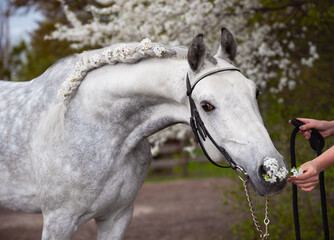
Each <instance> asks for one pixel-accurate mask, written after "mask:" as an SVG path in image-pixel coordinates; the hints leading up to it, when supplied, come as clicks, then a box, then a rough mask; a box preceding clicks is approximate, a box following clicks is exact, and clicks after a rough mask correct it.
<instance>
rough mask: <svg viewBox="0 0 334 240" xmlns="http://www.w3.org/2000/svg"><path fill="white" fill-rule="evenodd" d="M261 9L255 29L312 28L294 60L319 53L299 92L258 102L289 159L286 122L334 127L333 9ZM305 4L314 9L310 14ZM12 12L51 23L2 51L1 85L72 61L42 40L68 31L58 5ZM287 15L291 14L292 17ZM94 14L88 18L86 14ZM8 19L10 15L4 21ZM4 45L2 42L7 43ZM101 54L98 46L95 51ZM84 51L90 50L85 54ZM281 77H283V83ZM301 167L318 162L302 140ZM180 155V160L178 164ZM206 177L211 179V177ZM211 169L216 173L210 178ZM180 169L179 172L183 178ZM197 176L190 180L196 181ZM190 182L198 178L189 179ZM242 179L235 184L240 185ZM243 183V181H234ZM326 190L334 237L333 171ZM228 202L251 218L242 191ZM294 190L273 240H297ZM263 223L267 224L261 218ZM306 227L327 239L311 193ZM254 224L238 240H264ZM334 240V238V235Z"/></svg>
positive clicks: (34, 3)
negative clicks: (279, 25)
mask: <svg viewBox="0 0 334 240" xmlns="http://www.w3.org/2000/svg"><path fill="white" fill-rule="evenodd" d="M66 2H67V4H68V5H69V7H70V9H71V10H72V11H75V12H77V13H78V16H79V18H80V19H85V18H86V16H85V15H84V14H85V12H84V11H81V10H82V9H83V8H84V6H86V5H87V4H88V3H89V4H93V1H89V0H80V1H77V0H76V1H74V0H68V1H66ZM261 2H262V6H263V7H262V8H260V9H256V15H255V16H254V18H252V19H251V21H250V22H249V24H256V23H258V24H261V23H264V22H265V23H270V24H274V23H275V22H276V21H280V22H285V23H286V24H289V26H290V27H291V32H298V31H300V29H302V28H303V27H307V31H306V32H305V34H306V37H305V39H304V42H301V43H300V45H301V46H305V47H304V49H303V50H302V51H300V52H297V53H295V55H294V56H293V58H294V59H295V61H296V62H297V61H300V58H302V57H303V56H304V55H305V53H306V52H308V47H307V46H308V45H307V42H305V41H312V42H313V43H314V44H315V45H316V46H317V52H318V54H319V58H318V59H317V60H316V61H315V62H314V64H313V67H302V69H300V70H301V74H300V76H299V79H296V80H297V81H298V84H297V85H296V88H295V89H293V90H288V89H287V88H286V89H284V90H283V91H281V92H279V93H276V94H273V93H271V92H270V91H269V90H268V89H269V87H270V84H273V85H274V83H269V86H268V87H267V88H266V89H262V95H261V97H260V98H259V106H260V109H261V112H262V116H263V119H264V122H265V125H266V127H267V129H268V131H269V133H270V135H271V137H272V139H273V141H274V143H275V145H276V147H277V148H278V150H279V151H280V152H281V153H282V154H283V155H284V156H285V157H286V158H287V159H289V137H290V133H291V131H292V127H291V126H290V125H289V124H288V120H289V119H290V118H292V117H307V118H316V119H324V120H333V119H334V117H333V116H334V104H333V102H331V100H333V99H334V44H333V43H334V40H333V39H334V3H333V1H330V0H325V1H316V0H304V1H303V0H294V1H289V0H283V1H269V0H262V1H261ZM305 4H311V5H310V6H313V7H308V8H304V7H303V6H304V5H305ZM9 7H10V11H9V12H8V14H9V15H10V14H15V11H16V10H17V9H19V8H22V7H24V8H31V7H37V9H38V11H41V12H42V13H43V15H44V16H45V18H44V20H42V21H40V22H39V23H38V28H37V29H36V30H35V31H34V32H31V33H30V41H29V42H24V41H22V42H20V43H19V44H17V45H14V46H10V47H9V48H8V47H7V48H2V49H1V51H2V53H1V54H0V55H1V56H3V55H4V53H3V52H4V51H6V54H7V56H9V57H8V62H7V63H6V64H4V62H3V61H4V58H2V59H0V79H6V80H10V81H26V80H31V79H33V78H35V77H37V76H39V75H40V74H41V73H43V72H44V71H45V70H46V69H47V68H48V67H49V66H51V65H52V64H53V63H54V62H55V61H56V60H58V59H59V58H62V57H64V56H67V55H69V54H72V53H74V52H76V51H77V50H73V49H71V48H70V47H69V44H68V43H67V42H65V41H57V40H44V36H45V35H48V34H50V33H51V32H52V31H53V30H54V29H55V24H56V23H58V22H61V23H65V22H66V19H65V16H64V13H63V11H62V8H61V6H60V3H59V2H58V1H49V0H9ZM287 8H291V11H290V13H287V11H286V10H287ZM86 14H88V13H86ZM4 17H6V16H5V15H3V16H2V18H4ZM278 36H279V37H280V38H282V39H285V38H293V37H294V36H293V35H289V34H288V33H287V32H280V33H279V34H278ZM2 37H4V36H2ZM96 47H98V46H96ZM82 50H85V49H82ZM278 77H279V76H278ZM326 143H327V144H326V147H325V148H326V149H327V148H328V147H330V146H333V143H334V139H326ZM296 146H297V150H296V152H297V161H299V165H300V164H301V163H302V162H304V161H307V160H310V159H312V158H314V156H315V153H314V152H313V151H312V150H311V149H310V147H309V146H308V143H307V142H306V141H305V140H304V139H302V138H301V137H300V136H299V137H298V138H297V144H296ZM178 156H179V155H177V154H176V155H175V157H178ZM191 168H193V170H194V171H195V172H196V173H197V174H198V169H201V168H202V171H200V174H199V175H198V176H201V177H203V174H204V176H228V177H232V178H235V176H234V174H233V173H232V174H231V172H230V171H229V170H227V171H228V172H227V173H226V172H221V170H220V169H217V170H212V169H214V168H215V167H214V166H210V165H205V166H204V165H200V164H197V163H196V164H193V165H192V166H191ZM203 169H207V172H209V174H208V175H205V173H203V172H206V171H203ZM210 169H211V170H210ZM178 171H180V170H178V169H175V172H176V173H177V172H178ZM190 175H191V174H190ZM191 177H196V174H195V175H191ZM235 179H237V178H235ZM236 181H237V180H236ZM326 184H327V185H326V187H327V198H328V216H329V224H330V229H333V226H334V208H333V205H334V171H333V167H331V168H329V169H328V170H327V171H326ZM222 194H224V195H225V196H226V197H228V199H230V200H229V201H225V202H223V203H222V204H223V207H226V206H229V207H233V208H235V209H236V213H237V212H238V211H242V212H244V211H248V208H247V202H246V199H245V197H244V193H243V189H242V187H241V185H240V189H226V188H225V189H222ZM253 198H254V199H256V201H257V202H258V205H259V206H258V212H263V210H264V207H263V200H262V199H261V198H260V197H257V196H253ZM291 201H292V200H291V187H290V186H289V187H288V188H287V191H285V192H284V193H282V194H280V195H279V196H275V197H272V198H271V203H270V205H271V206H270V216H271V219H272V220H271V225H270V226H271V227H270V234H271V235H270V239H293V238H294V235H293V234H294V231H293V218H292V205H291ZM260 219H261V218H260ZM300 219H301V228H302V237H303V239H322V238H323V237H322V235H321V231H322V230H321V229H322V226H321V212H320V197H319V192H318V190H315V191H313V192H312V193H300ZM252 224H253V223H252V221H251V218H250V217H249V219H245V220H243V221H241V222H240V223H239V224H237V225H236V226H234V229H235V236H234V237H235V239H258V237H257V236H258V235H257V233H256V231H255V230H254V231H253V229H254V227H253V226H252ZM332 235H334V233H332Z"/></svg>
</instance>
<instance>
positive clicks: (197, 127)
mask: <svg viewBox="0 0 334 240" xmlns="http://www.w3.org/2000/svg"><path fill="white" fill-rule="evenodd" d="M226 71H238V72H240V70H239V69H238V68H235V67H226V68H219V69H213V70H211V71H208V72H206V73H204V74H202V75H200V76H199V77H197V79H196V80H195V81H194V84H193V85H192V86H191V83H190V80H189V76H188V74H187V96H188V98H189V105H190V113H191V117H190V126H191V128H192V130H193V132H194V135H195V138H196V141H197V143H198V144H199V145H200V147H201V149H202V151H203V153H204V155H205V156H206V158H207V159H208V160H209V161H210V162H211V163H212V164H213V165H215V166H216V167H219V168H232V169H233V170H235V172H236V174H237V175H238V177H239V178H240V180H241V181H242V183H243V187H244V190H245V193H246V197H247V201H248V205H249V209H250V212H251V215H252V219H253V223H254V226H255V228H256V230H257V231H258V232H259V234H260V238H261V239H267V238H268V237H269V233H268V225H269V223H270V220H269V218H268V205H269V204H268V197H267V196H266V197H265V218H264V225H265V233H263V231H262V230H261V228H260V224H259V221H258V218H257V217H256V216H255V211H254V207H253V203H252V201H251V199H250V194H249V189H248V182H249V176H248V174H247V172H246V171H245V170H244V169H243V167H241V166H240V165H238V164H237V163H236V162H235V161H234V160H233V159H232V157H231V156H230V154H229V153H228V152H227V151H226V149H225V148H224V147H222V146H220V145H219V144H218V143H217V142H216V141H215V140H214V139H213V137H212V136H211V134H210V133H209V131H208V130H207V128H206V127H205V124H204V122H203V121H202V119H201V116H200V114H199V111H198V109H197V107H196V104H195V102H194V100H193V99H192V97H191V94H192V92H193V90H194V88H195V86H196V85H197V84H198V83H199V82H200V81H201V80H203V79H204V78H206V77H208V76H210V75H212V74H215V73H219V72H226ZM207 138H208V139H209V140H210V141H211V142H212V144H213V145H214V146H215V147H216V148H217V149H218V151H219V152H220V153H221V154H222V155H223V156H224V158H225V159H226V161H227V163H228V164H229V165H228V166H225V165H220V164H218V163H217V162H215V161H214V160H213V159H212V158H211V157H210V155H209V154H208V152H207V151H206V149H205V147H204V144H203V142H202V141H206V139H207Z"/></svg>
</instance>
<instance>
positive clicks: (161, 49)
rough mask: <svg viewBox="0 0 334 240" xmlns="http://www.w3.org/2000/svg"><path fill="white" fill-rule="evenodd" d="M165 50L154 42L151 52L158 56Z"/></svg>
mask: <svg viewBox="0 0 334 240" xmlns="http://www.w3.org/2000/svg"><path fill="white" fill-rule="evenodd" d="M165 51H166V49H165V48H164V47H163V46H161V45H159V44H156V45H155V46H154V48H153V52H154V53H155V55H157V56H158V57H161V56H162V54H163V53H164V52H165Z"/></svg>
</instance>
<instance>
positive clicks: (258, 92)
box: [256, 87, 261, 98]
mask: <svg viewBox="0 0 334 240" xmlns="http://www.w3.org/2000/svg"><path fill="white" fill-rule="evenodd" d="M259 95H261V91H260V89H259V88H258V87H257V88H256V98H257V97H258V96H259Z"/></svg>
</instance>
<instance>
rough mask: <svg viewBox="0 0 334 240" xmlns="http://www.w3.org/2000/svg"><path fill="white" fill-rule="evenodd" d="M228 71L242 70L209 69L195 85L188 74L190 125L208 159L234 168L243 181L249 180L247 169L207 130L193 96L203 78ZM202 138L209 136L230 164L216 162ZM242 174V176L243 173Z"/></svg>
mask: <svg viewBox="0 0 334 240" xmlns="http://www.w3.org/2000/svg"><path fill="white" fill-rule="evenodd" d="M226 71H238V72H240V70H239V69H238V68H234V67H227V68H219V69H213V70H211V71H208V72H206V73H204V74H202V75H200V76H199V77H197V79H196V81H194V84H193V86H191V84H190V80H189V76H188V74H187V96H188V97H189V105H190V112H191V117H190V126H191V128H192V130H193V132H194V134H195V137H196V141H197V143H198V144H199V145H200V147H201V149H202V151H203V153H204V154H205V156H206V157H207V159H208V160H209V161H210V162H211V163H212V164H213V165H215V166H217V167H220V168H232V169H233V170H236V171H237V174H238V176H239V178H240V179H241V180H242V181H246V180H248V174H247V173H246V171H245V170H244V169H243V168H242V167H241V166H239V165H238V164H237V163H236V162H235V161H234V160H233V159H232V157H231V156H230V154H229V153H228V152H227V151H226V149H225V148H223V147H222V146H219V145H218V143H217V142H216V141H215V140H214V139H213V137H212V136H211V134H210V133H209V131H208V130H207V128H206V127H205V124H204V122H203V121H202V119H201V116H200V115H199V112H198V109H197V107H196V104H195V102H194V100H193V99H192V97H191V94H192V92H193V90H194V88H195V86H196V85H197V83H199V82H200V81H201V80H203V79H204V78H206V77H208V76H210V75H212V74H215V73H219V72H226ZM201 138H202V139H203V141H205V140H206V138H209V139H210V141H211V142H212V143H213V145H214V146H215V147H216V148H217V149H218V151H219V152H220V153H221V154H223V156H224V157H225V159H226V161H227V162H228V164H229V165H228V166H224V165H220V164H218V163H216V162H215V161H214V160H213V159H212V158H211V157H210V156H209V154H208V152H207V151H206V149H205V147H204V145H203V142H202V141H201ZM240 174H241V175H242V176H241V175H240Z"/></svg>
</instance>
